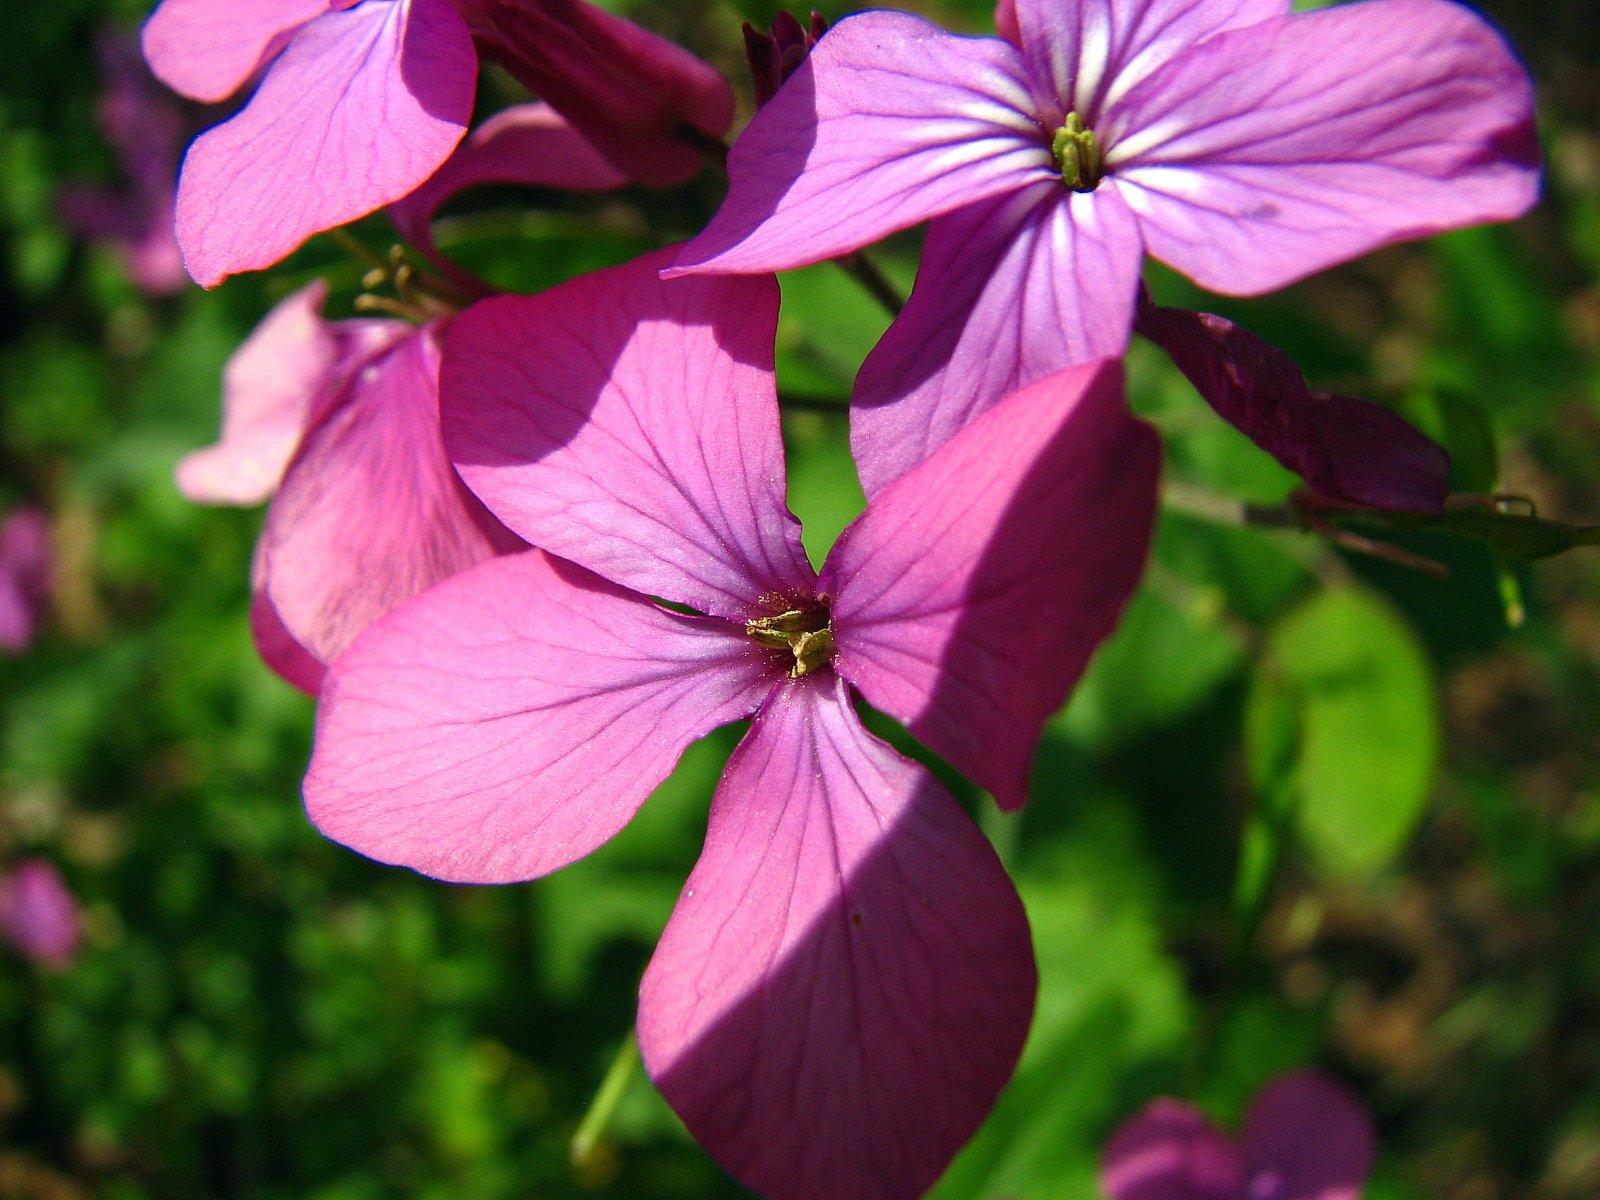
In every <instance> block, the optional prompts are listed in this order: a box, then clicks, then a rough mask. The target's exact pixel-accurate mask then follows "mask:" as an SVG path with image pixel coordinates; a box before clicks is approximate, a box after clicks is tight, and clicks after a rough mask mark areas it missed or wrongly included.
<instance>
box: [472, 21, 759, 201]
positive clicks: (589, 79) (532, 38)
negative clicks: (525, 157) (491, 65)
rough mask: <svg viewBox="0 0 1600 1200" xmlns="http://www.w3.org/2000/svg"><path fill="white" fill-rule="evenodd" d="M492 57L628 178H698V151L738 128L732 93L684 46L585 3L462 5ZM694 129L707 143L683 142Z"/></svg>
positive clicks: (701, 157)
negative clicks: (555, 111) (735, 120)
mask: <svg viewBox="0 0 1600 1200" xmlns="http://www.w3.org/2000/svg"><path fill="white" fill-rule="evenodd" d="M456 6H457V8H459V9H460V10H461V12H462V13H463V14H464V15H466V17H467V19H468V21H469V22H470V23H471V25H472V30H473V34H474V36H475V37H476V38H477V40H478V42H479V44H480V45H482V46H483V47H484V48H485V51H486V53H487V54H488V55H489V57H491V58H493V59H494V60H495V61H497V62H498V63H500V65H501V66H503V67H505V68H506V70H507V71H509V72H510V73H511V74H512V75H514V76H515V77H516V78H517V79H518V80H519V81H520V82H521V83H522V84H523V85H524V86H526V87H527V88H528V89H529V90H530V91H531V92H533V94H534V95H536V96H538V97H539V98H540V99H542V100H545V101H547V102H548V103H549V104H550V105H551V106H552V107H553V108H555V109H556V110H557V111H558V112H560V113H561V115H562V116H564V117H566V118H567V120H569V121H571V122H572V124H573V125H574V126H575V127H577V129H578V130H579V131H580V132H581V133H582V134H583V135H584V137H586V138H588V139H589V141H591V142H593V143H594V145H595V146H596V147H598V148H599V150H600V152H601V153H602V154H604V155H605V156H606V158H608V159H609V160H610V161H611V162H612V163H614V164H616V166H617V167H618V168H619V169H620V170H622V171H623V172H625V173H626V174H627V175H628V177H629V178H630V179H636V180H638V181H639V182H641V183H647V184H652V185H656V186H667V185H670V184H676V183H683V182H684V181H685V180H688V179H692V178H693V177H694V176H695V175H696V174H698V173H699V171H700V168H701V167H702V166H703V165H704V163H705V152H704V150H703V149H702V147H701V145H700V144H699V143H701V142H703V141H705V140H707V139H716V138H720V137H721V136H722V135H723V134H724V133H726V132H727V130H728V126H729V125H730V124H732V123H733V91H732V89H730V88H729V87H728V84H727V81H726V80H725V79H723V78H722V76H721V74H720V73H718V71H717V70H716V68H714V67H713V66H711V64H710V63H707V62H703V61H702V60H700V59H698V58H696V57H695V56H694V55H692V54H690V53H689V52H688V51H687V50H685V49H684V48H683V47H682V46H679V45H678V44H676V43H675V42H671V41H668V40H667V39H666V38H663V37H658V36H657V35H655V34H653V33H651V32H650V31H649V30H647V29H642V28H640V27H639V26H638V25H635V24H634V23H633V22H632V21H628V20H624V19H623V18H622V17H619V16H616V15H614V14H612V13H608V12H606V11H605V9H603V8H601V7H599V6H598V5H594V4H585V3H582V0H456ZM686 129H687V131H689V132H691V134H692V133H696V132H697V133H698V134H699V135H700V137H699V138H695V137H693V136H690V137H685V136H683V135H684V133H685V132H686Z"/></svg>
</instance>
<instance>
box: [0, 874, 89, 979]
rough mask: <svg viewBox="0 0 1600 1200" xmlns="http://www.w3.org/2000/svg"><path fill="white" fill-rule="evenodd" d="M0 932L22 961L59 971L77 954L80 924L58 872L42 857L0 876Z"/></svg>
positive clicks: (81, 938)
mask: <svg viewBox="0 0 1600 1200" xmlns="http://www.w3.org/2000/svg"><path fill="white" fill-rule="evenodd" d="M0 933H3V934H4V935H5V937H6V939H7V940H8V941H9V942H10V943H11V944H12V945H13V946H15V947H16V949H17V952H18V953H19V954H21V955H22V956H23V957H25V958H31V959H33V960H34V961H35V962H38V963H43V964H44V965H45V966H49V967H55V968H57V969H60V968H62V967H65V966H67V965H68V964H69V963H71V962H72V960H73V959H74V958H76V957H77V955H78V946H79V944H80V943H81V942H82V941H83V922H82V919H81V918H80V917H79V916H78V903H77V901H76V900H74V899H73V898H72V893H71V892H70V891H68V890H67V885H66V884H65V883H64V882H63V881H62V879H61V873H60V872H59V871H57V870H56V869H55V867H53V866H52V865H51V864H50V863H48V862H46V861H45V860H44V859H42V858H25V859H23V860H22V861H21V862H19V863H17V865H16V866H15V868H13V869H12V870H11V872H10V873H9V874H0Z"/></svg>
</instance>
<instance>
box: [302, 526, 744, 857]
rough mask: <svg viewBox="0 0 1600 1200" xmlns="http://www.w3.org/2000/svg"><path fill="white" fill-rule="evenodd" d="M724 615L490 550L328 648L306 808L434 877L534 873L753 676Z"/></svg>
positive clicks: (629, 811)
mask: <svg viewBox="0 0 1600 1200" xmlns="http://www.w3.org/2000/svg"><path fill="white" fill-rule="evenodd" d="M770 671H771V666H770V662H769V661H768V660H767V658H766V657H765V656H764V655H763V654H761V653H759V648H756V647H754V644H753V643H752V642H750V640H749V639H748V638H746V637H744V635H743V631H742V630H740V629H738V628H737V627H730V626H729V625H728V624H727V623H726V622H722V621H716V620H705V619H696V618H691V617H683V616H679V615H678V614H677V613H672V612H668V611H667V610H665V609H663V608H661V607H659V606H658V605H655V604H653V603H651V602H650V601H649V600H647V599H646V598H644V597H643V596H639V595H637V594H635V593H632V592H628V591H625V590H623V589H621V588H617V587H614V586H613V585H611V584H609V583H607V582H606V581H605V580H603V579H601V578H599V577H598V576H596V575H592V574H590V573H589V572H588V571H585V570H583V568H581V567H576V566H573V565H572V564H571V563H567V562H562V561H561V560H560V559H556V558H552V557H550V556H548V555H546V554H544V553H543V552H542V551H538V550H530V551H527V552H525V553H523V554H516V555H511V556H508V557H504V558H497V559H493V560H491V561H489V562H485V563H482V564H480V565H479V566H477V567H475V568H473V569H472V570H470V571H467V572H465V573H464V574H461V575H457V576H455V577H453V578H451V579H448V580H446V581H445V582H444V583H441V584H440V585H439V586H438V587H436V588H434V589H432V590H431V591H429V592H426V593H425V594H423V595H421V596H419V597H417V599H415V600H414V601H412V602H411V603H410V604H407V605H404V606H403V607H401V608H398V609H396V610H395V611H394V612H393V613H391V614H390V615H389V616H388V617H387V618H385V619H384V620H383V621H380V622H379V623H378V624H376V625H374V626H372V627H371V628H370V630H368V632H367V633H365V634H364V635H363V636H362V637H361V638H359V639H358V640H357V641H356V643H355V644H354V645H353V646H351V647H350V649H349V650H348V651H346V652H345V653H344V654H343V655H341V656H340V657H339V659H338V660H337V661H336V662H335V663H334V664H333V666H332V668H331V670H330V671H329V673H328V680H327V683H326V685H325V686H324V687H323V691H322V698H321V701H320V703H319V705H318V709H317V735H316V743H315V746H314V748H313V752H312V756H311V767H310V770H309V772H308V773H307V775H306V783H305V797H306V808H307V810H308V811H309V812H310V814H311V819H312V821H313V822H315V824H316V825H317V827H318V828H319V829H321V830H322V832H323V833H325V834H327V835H328V836H329V837H331V838H333V839H334V840H336V841H340V842H343V843H344V844H345V845H347V846H350V847H351V848H352V849H354V850H357V851H359V852H360V853H362V854H365V855H367V856H368V857H370V858H375V859H378V860H379V861H380V862H388V863H399V864H403V865H405V866H408V867H412V868H414V869H415V870H418V871H421V872H423V873H424V874H427V875H433V876H436V877H437V878H440V879H450V880H456V881H459V882H464V883H507V882H511V881H513V880H520V879H532V878H534V877H535V876H538V875H544V874H546V873H548V872H550V871H553V870H555V869H556V868H558V867H562V866H565V865H566V864H567V863H570V862H573V861H575V860H576V859H579V858H582V857H583V856H584V855H585V854H588V853H589V852H590V851H591V850H593V849H594V848H595V847H596V846H599V845H600V844H601V843H603V842H605V841H606V840H607V839H608V838H610V837H611V836H612V835H613V834H615V833H616V832H617V830H619V829H621V828H622V826H623V825H625V824H627V822H628V820H629V819H630V818H631V817H632V816H633V814H634V813H635V812H636V811H637V810H638V808H639V805H640V804H642V803H643V802H644V800H645V797H647V796H648V795H649V794H650V792H651V790H652V789H654V788H655V786H656V785H657V784H658V783H660V782H661V781H662V780H663V779H665V778H666V777H667V775H668V774H669V773H670V772H671V770H672V767H673V764H674V763H675V762H676V761H677V759H678V756H679V755H680V754H681V753H682V752H683V749H684V747H685V746H687V745H688V744H689V743H690V742H692V741H694V740H695V739H696V738H698V737H700V736H701V735H702V734H704V733H706V732H708V731H709V730H711V729H714V728H715V727H716V726H718V725H721V724H724V723H725V722H728V721H732V720H736V719H738V718H739V717H742V716H745V715H747V714H748V713H749V712H750V711H751V710H753V709H754V708H755V707H756V705H757V704H758V703H759V702H760V699H761V696H762V695H763V694H764V693H765V691H766V689H767V688H768V687H770V685H771V684H770Z"/></svg>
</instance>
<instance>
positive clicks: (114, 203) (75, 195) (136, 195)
mask: <svg viewBox="0 0 1600 1200" xmlns="http://www.w3.org/2000/svg"><path fill="white" fill-rule="evenodd" d="M99 45H100V64H101V67H100V69H101V72H102V74H103V76H104V82H105V92H104V94H103V95H102V96H101V99H100V109H99V116H100V130H101V132H102V133H103V134H104V135H105V139H106V141H107V142H109V143H110V145H111V148H112V149H113V150H115V151H116V154H117V161H118V162H119V163H121V165H122V173H123V175H124V176H126V179H127V186H126V187H125V188H123V189H121V190H117V191H109V190H106V189H103V188H92V187H84V186H73V187H68V188H65V189H63V190H62V192H61V196H60V199H59V201H58V208H59V211H60V213H61V219H62V220H63V221H65V222H66V223H67V224H68V225H70V226H71V227H72V228H73V229H75V230H77V231H78V232H79V233H81V234H83V235H84V236H85V237H90V238H97V239H101V240H104V241H107V242H110V243H111V244H113V245H114V246H116V247H117V249H118V251H119V253H120V254H121V256H122V260H123V263H124V264H125V265H126V267H127V271H128V277H129V278H130V279H132V280H133V282H134V284H135V285H136V286H138V287H139V288H141V289H143V290H144V291H146V292H148V293H149V294H151V295H153V296H165V295H169V294H171V293H172V292H175V291H177V290H178V289H179V288H181V287H183V285H184V284H185V283H187V282H188V276H187V275H186V274H185V273H184V270H183V258H182V256H181V255H180V254H179V252H178V241H177V238H176V236H175V235H174V233H173V228H172V221H173V196H174V193H175V191H176V188H177V185H178V159H179V156H180V155H181V154H182V152H183V141H184V136H185V130H184V118H183V112H182V110H181V109H180V107H179V106H178V105H177V104H176V103H174V101H173V99H172V97H171V95H170V94H169V93H168V92H167V91H166V90H165V89H163V88H161V87H159V86H157V84H156V82H155V80H154V79H152V78H151V77H150V72H149V71H147V70H146V69H145V65H144V63H143V61H142V60H141V59H140V58H139V52H138V49H137V47H136V46H135V45H134V44H133V42H132V41H131V40H129V39H128V38H125V37H119V36H116V35H112V34H108V35H106V36H104V37H102V38H101V39H100V44H99Z"/></svg>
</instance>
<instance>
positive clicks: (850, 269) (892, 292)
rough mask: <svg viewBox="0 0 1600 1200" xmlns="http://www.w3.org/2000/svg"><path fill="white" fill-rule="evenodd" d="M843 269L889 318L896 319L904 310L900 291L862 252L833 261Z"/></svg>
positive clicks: (903, 300)
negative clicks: (881, 307) (880, 306)
mask: <svg viewBox="0 0 1600 1200" xmlns="http://www.w3.org/2000/svg"><path fill="white" fill-rule="evenodd" d="M833 261H834V262H836V263H838V264H839V266H841V267H843V268H844V271H845V274H847V275H849V276H850V278H851V279H854V280H855V281H856V282H857V283H859V284H860V285H861V286H862V287H863V288H865V289H866V291H867V294H868V295H869V296H871V297H872V298H873V299H874V300H876V301H877V302H878V303H879V304H880V305H882V306H883V310H884V311H885V312H887V313H888V314H889V315H890V316H891V317H898V316H899V315H900V313H901V312H902V311H903V310H904V309H905V306H906V302H905V297H903V296H902V295H901V294H900V289H899V288H897V287H895V285H894V281H893V280H891V279H890V278H889V277H888V276H887V275H885V274H884V273H883V269H882V268H881V267H879V266H878V264H877V263H875V262H873V261H872V260H871V259H870V258H868V257H867V255H866V252H865V251H864V250H857V251H856V252H855V253H854V254H846V255H844V256H843V257H840V258H836V259H834V260H833Z"/></svg>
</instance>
